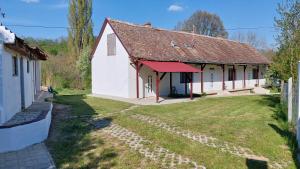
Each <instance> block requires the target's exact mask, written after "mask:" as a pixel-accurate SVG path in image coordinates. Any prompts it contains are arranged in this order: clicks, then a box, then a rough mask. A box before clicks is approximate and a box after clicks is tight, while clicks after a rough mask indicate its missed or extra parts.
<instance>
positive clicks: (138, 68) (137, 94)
mask: <svg viewBox="0 0 300 169" xmlns="http://www.w3.org/2000/svg"><path fill="white" fill-rule="evenodd" d="M135 67H136V98H139V95H140V92H139V71H140V64H139V61H137V62H136V66H135Z"/></svg>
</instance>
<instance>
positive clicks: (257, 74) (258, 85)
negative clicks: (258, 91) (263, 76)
mask: <svg viewBox="0 0 300 169" xmlns="http://www.w3.org/2000/svg"><path fill="white" fill-rule="evenodd" d="M257 87H259V65H258V66H257Z"/></svg>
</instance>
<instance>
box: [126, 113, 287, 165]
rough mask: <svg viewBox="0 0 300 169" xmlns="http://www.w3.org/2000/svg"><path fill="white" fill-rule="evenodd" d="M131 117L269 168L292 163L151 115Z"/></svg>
mask: <svg viewBox="0 0 300 169" xmlns="http://www.w3.org/2000/svg"><path fill="white" fill-rule="evenodd" d="M131 117H132V118H134V119H137V120H139V121H143V122H146V123H148V124H151V125H153V126H155V127H159V128H162V129H164V130H166V131H168V132H170V133H173V134H176V135H179V136H182V137H186V138H188V139H190V140H192V141H195V142H199V143H201V144H203V145H206V146H208V147H213V148H217V149H219V150H221V151H222V152H227V153H230V154H233V155H235V156H238V157H242V158H248V159H257V160H260V161H268V163H269V167H270V168H279V169H282V168H286V167H288V165H289V164H291V163H292V162H291V161H288V162H285V161H280V162H278V161H277V162H275V161H269V159H268V158H266V157H263V156H259V155H256V154H254V152H253V151H252V150H250V149H249V148H244V147H241V146H237V145H234V144H232V143H229V142H225V141H221V140H218V139H217V138H213V137H210V136H206V135H204V134H199V133H193V132H191V131H187V130H183V129H181V128H179V127H176V126H171V125H169V124H167V123H164V122H162V121H160V120H159V119H156V118H153V117H149V116H145V115H140V114H136V115H132V116H131Z"/></svg>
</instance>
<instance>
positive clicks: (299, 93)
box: [295, 61, 300, 145]
mask: <svg viewBox="0 0 300 169" xmlns="http://www.w3.org/2000/svg"><path fill="white" fill-rule="evenodd" d="M298 77H300V61H299V62H298ZM297 87H298V91H297V93H295V94H297V97H298V98H297V100H298V101H297V104H298V105H297V107H298V109H297V113H298V115H297V122H296V123H297V127H296V129H297V141H298V145H300V131H299V129H300V108H299V106H300V78H298V84H297Z"/></svg>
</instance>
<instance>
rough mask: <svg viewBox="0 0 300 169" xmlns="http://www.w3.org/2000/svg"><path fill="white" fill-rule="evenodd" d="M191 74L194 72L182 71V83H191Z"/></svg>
mask: <svg viewBox="0 0 300 169" xmlns="http://www.w3.org/2000/svg"><path fill="white" fill-rule="evenodd" d="M191 75H192V73H180V83H190V82H191ZM192 78H193V77H192Z"/></svg>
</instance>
